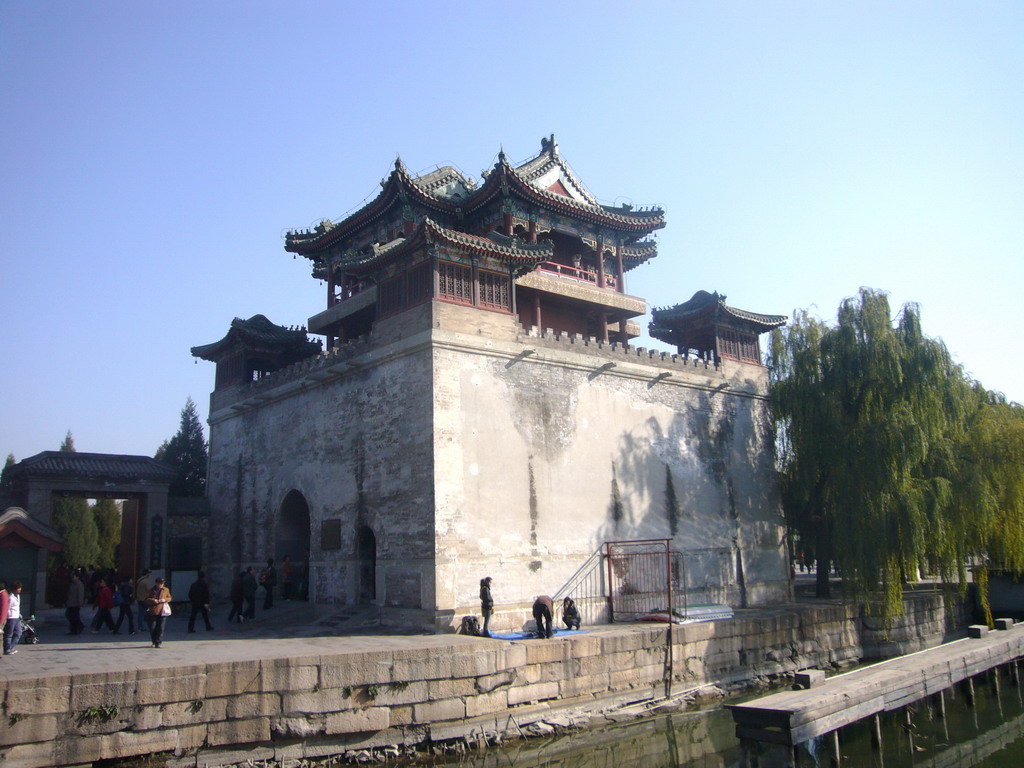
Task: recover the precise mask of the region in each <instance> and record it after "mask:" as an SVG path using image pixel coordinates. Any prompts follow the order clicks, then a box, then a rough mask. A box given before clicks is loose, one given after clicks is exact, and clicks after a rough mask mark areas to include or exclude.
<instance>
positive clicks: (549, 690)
mask: <svg viewBox="0 0 1024 768" xmlns="http://www.w3.org/2000/svg"><path fill="white" fill-rule="evenodd" d="M557 698H558V683H534V684H532V685H515V686H512V687H511V688H509V690H508V705H509V706H510V707H514V706H516V705H517V704H526V703H528V702H532V701H545V700H547V699H557Z"/></svg>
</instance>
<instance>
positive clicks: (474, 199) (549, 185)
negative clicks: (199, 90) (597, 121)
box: [285, 136, 665, 256]
mask: <svg viewBox="0 0 1024 768" xmlns="http://www.w3.org/2000/svg"><path fill="white" fill-rule="evenodd" d="M506 195H514V196H516V197H518V198H520V199H522V200H523V201H525V202H528V203H531V204H533V205H536V206H539V207H541V208H544V209H546V210H549V211H551V212H553V213H557V214H561V215H564V216H568V217H571V218H575V219H579V220H583V221H586V222H588V223H591V224H594V225H598V226H601V227H605V228H607V229H610V230H613V231H617V232H621V233H624V234H626V235H630V236H635V237H642V236H644V235H646V234H649V233H650V232H653V231H654V230H656V229H660V228H662V227H663V226H665V212H664V211H663V210H662V209H661V208H656V207H654V208H649V209H644V210H633V208H632V207H631V206H628V205H623V206H606V205H601V204H599V203H598V202H597V199H596V198H595V197H594V196H593V195H591V194H590V192H589V191H587V189H586V187H584V186H583V184H582V182H580V181H579V179H578V178H577V177H576V175H575V174H574V173H573V172H572V170H571V169H570V168H569V166H568V165H567V164H566V163H565V161H564V160H563V159H562V157H561V155H560V154H559V153H558V145H557V144H556V143H555V141H554V136H552V137H551V138H550V139H546V138H545V139H544V140H542V142H541V152H540V153H539V154H538V155H536V156H535V157H533V158H531V159H529V160H527V161H526V162H525V163H522V164H521V165H519V166H516V167H513V166H512V165H511V164H510V163H509V162H508V160H507V158H506V157H505V153H504V152H499V154H498V161H497V163H496V164H495V165H494V167H493V168H492V169H491V170H490V171H488V172H487V173H486V174H485V176H484V183H483V184H482V185H480V186H477V185H476V184H475V183H474V182H473V181H471V180H470V179H468V178H466V177H465V176H463V175H462V174H461V173H460V172H459V171H457V170H456V169H454V168H452V167H450V166H445V167H443V168H439V169H437V170H434V171H431V172H430V173H428V174H425V175H423V176H413V175H412V174H410V173H409V171H408V169H406V167H405V165H404V163H402V161H401V159H398V160H396V161H395V167H394V169H393V170H392V171H391V173H390V174H389V175H388V177H387V178H386V179H385V180H384V181H382V182H381V192H380V194H378V195H377V197H375V198H374V199H373V200H371V201H370V202H368V203H367V204H366V205H364V206H363V207H361V208H360V209H359V210H357V211H356V212H354V213H352V214H351V215H349V216H347V217H346V218H345V220H344V221H342V222H340V223H338V224H332V223H331V222H326V221H325V222H322V223H321V224H320V225H318V226H317V227H316V228H315V229H313V230H305V231H292V232H289V233H287V235H286V236H285V250H287V251H291V252H293V253H299V254H302V255H305V256H312V255H315V254H317V253H319V252H321V251H323V250H324V249H326V248H329V247H330V246H332V245H334V244H336V243H338V242H340V241H342V240H344V239H345V238H346V237H348V236H350V235H352V234H353V233H355V232H357V231H359V230H360V229H361V228H363V227H365V226H367V225H368V224H371V223H372V222H374V221H375V220H377V219H379V218H380V217H382V216H384V215H385V214H387V213H388V212H389V211H391V210H392V209H393V208H394V207H396V206H398V205H405V204H407V203H416V204H418V205H419V206H421V207H422V208H425V209H426V210H427V211H433V212H435V217H440V218H443V219H456V220H458V219H461V218H462V217H464V216H466V215H469V214H471V213H474V212H475V211H478V210H480V209H481V208H483V207H484V206H486V205H487V204H489V203H491V202H492V201H493V200H494V199H495V198H500V197H504V196H506Z"/></svg>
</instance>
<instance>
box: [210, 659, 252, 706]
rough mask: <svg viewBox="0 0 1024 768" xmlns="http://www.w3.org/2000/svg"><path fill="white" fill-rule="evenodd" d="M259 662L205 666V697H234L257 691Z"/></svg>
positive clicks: (237, 662)
mask: <svg viewBox="0 0 1024 768" xmlns="http://www.w3.org/2000/svg"><path fill="white" fill-rule="evenodd" d="M259 684H260V662H259V661H258V660H253V661H233V662H224V663H217V664H207V665H206V695H207V696H209V697H214V696H235V695H237V694H240V693H255V692H257V691H259Z"/></svg>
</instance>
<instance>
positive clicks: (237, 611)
mask: <svg viewBox="0 0 1024 768" xmlns="http://www.w3.org/2000/svg"><path fill="white" fill-rule="evenodd" d="M244 575H245V571H239V572H238V573H236V574H235V578H233V579H232V580H231V593H230V598H231V612H230V613H228V624H230V623H231V620H232V619H234V620H235V621H237V622H238V623H239V624H241V623H242V622H243V621H245V616H244V613H243V611H242V597H243V592H242V577H243V576H244Z"/></svg>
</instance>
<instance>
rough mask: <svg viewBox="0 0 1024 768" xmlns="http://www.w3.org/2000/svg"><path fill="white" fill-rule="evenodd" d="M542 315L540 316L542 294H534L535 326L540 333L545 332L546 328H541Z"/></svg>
mask: <svg viewBox="0 0 1024 768" xmlns="http://www.w3.org/2000/svg"><path fill="white" fill-rule="evenodd" d="M541 321H542V318H541V314H540V294H539V293H534V294H533V324H534V326H536V328H537V330H538V331H543V330H544V328H543V327H542V326H541Z"/></svg>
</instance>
